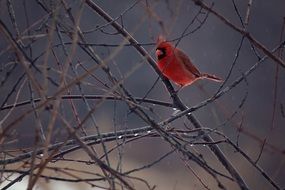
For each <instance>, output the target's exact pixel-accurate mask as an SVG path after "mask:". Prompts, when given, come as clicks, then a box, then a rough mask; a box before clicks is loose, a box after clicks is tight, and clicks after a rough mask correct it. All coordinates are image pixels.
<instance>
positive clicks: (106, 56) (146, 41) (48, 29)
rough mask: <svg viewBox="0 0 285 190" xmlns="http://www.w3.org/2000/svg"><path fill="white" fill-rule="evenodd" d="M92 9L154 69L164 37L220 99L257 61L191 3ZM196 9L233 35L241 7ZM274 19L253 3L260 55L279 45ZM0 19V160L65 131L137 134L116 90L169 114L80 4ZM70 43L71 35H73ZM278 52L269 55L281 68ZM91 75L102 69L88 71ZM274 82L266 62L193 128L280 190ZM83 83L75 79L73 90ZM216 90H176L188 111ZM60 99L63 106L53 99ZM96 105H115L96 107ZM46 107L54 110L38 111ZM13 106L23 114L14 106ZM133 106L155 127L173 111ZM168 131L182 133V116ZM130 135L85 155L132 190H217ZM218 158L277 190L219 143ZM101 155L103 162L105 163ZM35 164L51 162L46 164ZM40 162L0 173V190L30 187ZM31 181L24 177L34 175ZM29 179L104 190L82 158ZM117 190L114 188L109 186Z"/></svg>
mask: <svg viewBox="0 0 285 190" xmlns="http://www.w3.org/2000/svg"><path fill="white" fill-rule="evenodd" d="M93 2H94V3H96V4H97V5H98V6H99V7H101V9H102V10H104V11H105V12H106V13H108V14H109V15H110V16H111V17H112V18H114V19H116V21H117V22H118V23H119V24H120V25H122V27H123V28H124V29H126V30H127V31H128V32H129V33H130V34H131V35H132V36H133V37H134V38H135V39H136V40H137V41H138V43H139V44H140V45H141V46H142V47H143V48H145V49H146V50H147V52H148V53H149V54H150V55H151V56H152V57H153V58H154V59H155V55H154V51H155V42H156V39H157V36H158V35H159V34H162V35H164V36H165V37H166V39H167V40H169V41H171V42H172V43H173V44H175V45H177V47H178V48H180V49H182V50H183V51H184V52H185V53H186V54H187V55H188V56H189V57H190V58H191V60H192V61H193V63H194V64H195V65H196V66H197V68H198V69H199V70H200V71H201V72H207V73H211V74H215V75H217V76H219V77H221V78H223V79H226V80H225V83H224V84H223V85H224V86H222V90H223V89H227V88H228V87H229V86H231V85H232V84H233V82H234V81H236V80H237V79H238V78H239V77H241V76H242V75H244V73H246V72H247V71H248V70H250V69H251V67H252V66H253V65H255V64H256V63H257V62H258V61H259V60H260V58H262V57H263V56H265V54H264V52H262V51H261V50H260V49H258V48H257V47H255V45H254V44H253V45H252V44H251V43H250V41H249V40H248V39H247V38H244V39H243V36H242V34H241V33H239V32H237V31H235V30H234V29H233V28H231V27H229V26H228V25H226V24H225V23H224V22H222V21H221V20H220V19H219V18H217V17H216V16H215V15H213V14H212V13H209V12H208V11H207V10H204V9H201V7H200V6H199V5H196V4H195V3H194V2H193V1H186V0H178V1H171V0H157V1H147V0H146V1H142V0H141V1H140V0H137V1H134V0H132V1H128V0H125V1H112V0H105V1H96V0H93ZM203 2H204V3H205V4H207V5H208V6H209V7H211V8H212V9H213V10H215V11H216V12H218V13H219V14H220V15H223V16H224V17H225V18H226V19H227V20H228V21H229V22H230V23H232V24H234V25H235V26H237V27H240V28H243V23H244V22H245V18H246V13H247V10H248V2H251V1H234V0H230V1H229V0H221V1H208V0H207V1H203ZM284 7H285V2H284V1H282V0H275V1H274V2H273V1H267V0H259V1H253V2H252V5H251V7H250V15H249V23H248V26H247V30H248V32H249V33H250V34H251V36H252V37H253V38H254V39H255V40H257V41H258V42H260V43H261V44H263V45H264V46H265V47H266V48H267V49H268V50H269V51H272V50H273V49H274V48H276V47H278V46H280V44H281V43H282V42H283V41H284V37H283V36H282V35H283V33H284V18H285V14H284ZM0 8H1V12H0V18H1V23H2V24H1V33H0V80H1V82H0V84H1V85H0V92H1V93H0V104H1V111H0V127H1V131H0V132H1V140H0V142H1V145H0V150H1V160H6V159H10V158H17V157H18V156H19V155H22V154H24V153H26V152H30V151H35V150H38V149H40V148H42V147H44V148H45V147H47V146H49V145H53V144H55V143H59V142H65V141H67V140H71V139H74V137H73V136H72V135H71V132H70V131H69V130H68V127H66V126H68V125H67V124H66V123H69V124H70V126H71V127H74V128H76V127H78V126H80V129H79V130H78V131H77V134H78V136H80V137H84V136H89V135H98V134H99V135H100V134H105V133H109V132H111V133H113V134H116V132H118V131H124V130H131V129H138V128H141V127H144V126H148V124H147V123H146V122H145V121H144V120H143V119H141V118H140V117H139V116H138V115H137V114H135V111H133V109H132V108H131V106H130V105H129V103H128V101H126V100H125V99H124V98H125V97H127V96H126V93H125V92H124V90H122V88H121V85H123V87H124V88H125V89H127V91H128V92H129V93H130V94H131V96H132V97H138V98H147V99H154V100H159V101H162V102H167V103H170V104H171V103H172V99H171V96H170V94H169V92H168V90H167V88H166V87H165V86H164V84H163V83H162V81H161V79H159V78H158V77H159V76H158V74H157V73H156V72H155V71H154V69H153V68H152V67H151V65H150V64H149V63H148V62H147V61H146V59H145V58H143V57H142V56H141V55H140V54H139V53H138V51H137V50H136V49H135V48H134V47H133V46H132V45H130V44H129V42H128V41H127V40H126V39H125V38H124V37H122V35H120V33H118V32H117V31H116V30H115V29H114V28H113V26H112V25H111V22H106V21H105V20H104V19H103V18H102V17H101V16H99V15H98V14H97V13H96V12H95V11H94V10H92V9H91V8H90V7H89V6H88V4H86V3H84V1H68V0H61V1H55V0H49V1H41V0H32V1H27V0H24V1H21V2H19V1H15V0H0ZM3 26H5V27H3ZM5 31H6V33H5ZM7 31H9V32H10V33H8V34H7ZM74 31H80V32H78V34H77V35H76V34H75V32H74ZM9 36H10V37H9ZM13 44H17V45H13ZM283 46H284V44H283ZM253 47H254V48H253ZM19 52H20V53H19ZM280 52H281V51H276V52H275V53H274V55H275V56H280V59H282V52H281V53H280ZM21 58H22V59H24V60H25V61H21V60H22V59H21ZM283 62H284V61H283ZM102 63H104V64H105V66H96V65H98V64H99V65H100V64H102ZM106 67H108V69H106ZM106 70H108V72H107V71H106ZM108 73H109V74H108ZM110 73H111V75H110ZM284 74H285V72H284V67H281V66H280V65H279V64H278V63H276V62H275V61H273V60H272V59H266V60H265V61H262V62H261V63H260V64H258V66H257V67H256V68H255V69H254V70H253V72H252V73H250V74H249V75H248V76H246V79H245V80H243V81H241V82H240V83H239V84H238V85H237V86H235V87H234V88H232V89H231V90H230V91H227V93H225V94H224V95H223V96H221V97H220V98H218V99H216V100H215V101H214V102H212V103H209V104H207V105H206V106H204V107H202V108H200V109H198V110H196V111H194V112H193V115H195V117H196V118H197V119H198V120H199V121H200V122H201V124H202V126H203V127H205V128H210V129H215V130H216V131H218V132H220V133H222V134H224V136H226V137H227V138H229V139H230V140H232V142H234V143H235V144H236V145H237V146H238V147H239V148H240V149H241V150H243V151H244V153H246V155H247V156H248V157H249V158H250V159H252V160H253V162H255V165H258V166H259V167H260V168H262V170H264V172H265V173H266V174H267V175H268V176H270V178H271V179H272V180H273V181H274V182H275V183H276V184H278V185H279V187H280V189H283V188H284V186H285V182H284V178H285V165H284V164H285V160H284V148H285V140H284V134H285V125H284V124H285V99H284V97H285V75H284ZM83 75H86V76H84V77H82V78H80V76H83ZM112 77H113V78H112ZM78 78H80V79H78ZM114 78H116V79H117V81H114ZM75 79H78V80H75ZM119 84H121V85H119ZM173 86H174V88H175V89H178V86H175V84H173ZM220 87H221V84H219V83H215V82H212V81H208V80H200V81H197V82H196V83H194V84H193V85H191V86H188V87H185V88H183V89H182V90H181V91H179V93H178V96H179V97H180V98H181V99H182V101H183V103H184V104H185V105H187V106H188V107H192V106H195V105H199V104H200V103H201V102H202V101H204V100H206V99H208V98H210V97H212V96H213V95H214V94H215V93H216V92H217V91H218V90H221V89H219V88H220ZM62 89H63V90H62ZM122 94H123V95H122ZM72 95H77V98H75V97H72ZM62 96H65V97H66V98H65V99H61V98H60V97H62ZM85 96H93V98H92V97H91V98H88V99H86V98H84V97H85ZM106 96H110V97H114V99H113V100H109V99H105V98H103V99H102V97H106ZM50 97H55V99H56V100H51V99H49V101H48V102H45V101H46V100H47V99H48V98H50ZM95 97H97V98H95ZM119 98H122V99H123V100H120V99H119ZM19 102H24V103H23V104H22V105H17V106H16V104H17V103H19ZM11 105H12V106H11ZM13 105H14V106H13ZM140 105H141V107H142V109H144V110H145V111H146V113H147V114H148V115H149V116H150V117H151V118H153V119H154V121H156V122H157V123H159V122H161V121H164V120H165V119H168V118H170V117H172V116H173V115H174V114H176V113H178V111H177V110H176V108H173V107H167V106H161V105H158V104H157V103H155V102H154V103H146V102H141V104H140ZM9 106H10V107H9ZM168 127H170V128H171V127H173V128H174V129H181V130H187V129H193V126H192V124H191V122H189V121H188V120H187V117H185V116H183V117H181V118H178V119H176V120H175V121H173V122H171V123H170V124H169V125H168ZM141 132H142V133H137V134H134V136H133V137H132V138H127V137H126V138H125V136H124V133H122V135H117V136H115V137H116V138H114V139H113V140H112V141H110V142H105V143H104V145H102V144H101V143H97V144H96V145H93V146H89V147H93V149H94V150H95V151H94V152H96V153H97V155H98V157H101V156H103V157H102V159H101V160H103V161H105V162H107V163H108V164H109V166H111V167H112V168H113V169H115V170H117V171H118V172H121V173H123V172H127V171H130V170H133V169H136V168H138V171H134V172H133V173H131V174H130V176H132V177H134V178H131V177H130V178H127V179H126V180H127V181H128V182H130V183H131V184H132V185H133V186H134V188H135V189H151V188H154V189H176V190H179V189H221V187H219V186H218V184H217V181H216V180H215V179H214V178H212V177H211V176H210V175H209V174H208V173H207V172H205V170H203V169H202V168H201V166H199V165H197V164H196V163H195V162H192V161H189V160H188V161H187V164H186V162H185V160H184V159H185V158H183V156H182V155H181V154H180V153H179V152H177V151H175V150H174V148H173V147H171V146H170V145H169V143H167V142H166V141H165V140H164V139H163V138H160V137H159V135H157V134H156V133H155V131H153V130H150V131H148V132H146V131H141ZM194 135H197V134H194ZM210 135H212V136H213V138H214V139H215V140H220V139H221V138H222V137H221V136H219V135H217V134H215V133H211V132H210ZM138 137H139V138H138ZM129 140H130V142H129ZM88 142H89V141H88ZM90 142H92V141H90ZM191 142H192V141H191ZM188 145H189V143H188ZM72 146H74V144H73V145H69V146H63V147H61V149H60V150H57V151H58V152H57V153H60V152H61V151H64V150H67V149H68V148H70V147H72ZM219 147H220V148H221V149H222V151H223V152H224V153H225V155H226V156H227V157H228V159H229V160H230V161H231V163H232V164H233V165H234V166H235V167H236V168H237V170H238V172H240V174H241V176H242V177H243V178H244V180H245V182H246V183H247V184H248V186H249V188H250V189H264V190H269V189H278V188H277V187H274V186H272V185H271V184H270V183H269V181H268V180H266V179H265V177H264V176H263V175H262V174H261V173H260V171H258V170H257V169H256V168H254V167H253V165H252V164H250V163H249V162H248V160H247V159H245V157H244V156H242V155H241V154H240V153H238V152H237V151H235V150H234V149H233V148H232V147H231V146H230V145H228V144H227V143H220V144H219ZM112 149H114V150H113V151H112V152H110V153H108V156H107V158H106V156H105V157H104V155H106V152H108V150H112ZM106 150H107V151H106ZM173 150H174V151H173ZM188 150H189V151H191V152H193V153H195V154H196V155H198V156H200V157H202V158H203V159H204V160H205V161H206V163H207V164H208V165H209V166H211V167H212V168H214V169H215V170H217V171H219V172H221V173H223V174H225V175H227V176H230V175H229V174H228V173H227V171H226V170H225V169H224V167H223V166H222V164H221V163H220V162H219V161H218V160H217V159H216V157H215V156H214V155H213V153H212V152H211V151H210V150H209V148H208V146H205V144H203V143H202V144H195V142H193V144H191V147H189V148H188ZM46 155H52V153H51V152H46V153H45V155H44V156H46ZM41 156H42V155H41V154H39V155H38V156H36V158H32V157H29V158H26V159H23V160H20V161H17V162H15V163H13V164H7V163H5V164H3V163H2V165H1V171H2V172H1V179H0V180H1V181H0V187H1V188H3V187H6V185H7V184H9V183H11V180H14V179H16V178H17V177H18V176H21V175H23V174H24V173H25V172H26V173H27V174H25V175H23V178H22V180H21V181H19V182H16V183H15V184H13V185H11V189H27V187H28V186H29V187H30V185H31V181H32V179H33V177H31V176H32V175H30V169H31V168H32V167H35V166H37V165H40V164H43V160H44V159H43V158H42V157H41ZM160 158H161V159H160ZM155 161H156V162H155ZM24 171H25V172H24ZM37 172H39V170H38V168H35V170H34V173H37ZM40 174H41V175H42V177H39V179H38V180H35V183H36V184H35V185H34V188H35V189H54V188H55V187H56V188H59V187H60V188H61V189H104V188H107V189H112V187H110V186H109V185H108V182H107V181H106V179H104V180H103V179H101V180H100V177H102V176H103V174H102V171H101V170H100V168H99V167H98V166H97V165H96V164H94V163H93V161H92V159H91V158H90V157H89V156H88V155H87V154H86V152H85V151H84V150H82V149H78V150H76V151H71V152H70V153H67V154H65V155H64V156H59V157H57V158H54V159H53V158H52V157H51V159H50V160H49V161H48V164H47V165H46V166H45V167H44V170H43V171H42V172H41V173H40ZM99 174H100V175H99ZM136 178H137V179H136ZM62 179H66V180H62ZM67 179H72V180H67ZM78 179H80V180H81V181H80V180H78ZM84 179H85V180H84ZM87 179H93V180H87ZM138 179H140V180H138ZM76 180H78V181H76ZM219 180H220V181H221V182H222V183H223V185H224V186H225V187H226V189H232V190H234V189H239V186H238V185H237V184H236V183H235V182H234V181H232V180H229V179H228V178H224V177H221V176H219ZM119 188H120V185H118V186H116V189H119Z"/></svg>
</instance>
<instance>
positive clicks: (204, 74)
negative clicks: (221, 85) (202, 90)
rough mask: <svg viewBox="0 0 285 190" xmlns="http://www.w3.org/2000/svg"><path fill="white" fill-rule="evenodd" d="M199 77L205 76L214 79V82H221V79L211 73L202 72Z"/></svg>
mask: <svg viewBox="0 0 285 190" xmlns="http://www.w3.org/2000/svg"><path fill="white" fill-rule="evenodd" d="M201 77H202V78H205V79H209V80H212V81H216V82H223V79H221V78H219V77H217V76H215V75H211V74H207V73H202V75H201Z"/></svg>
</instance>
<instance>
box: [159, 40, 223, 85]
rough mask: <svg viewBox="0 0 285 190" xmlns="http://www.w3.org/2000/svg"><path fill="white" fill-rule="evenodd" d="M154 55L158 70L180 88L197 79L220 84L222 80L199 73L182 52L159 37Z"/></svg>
mask: <svg viewBox="0 0 285 190" xmlns="http://www.w3.org/2000/svg"><path fill="white" fill-rule="evenodd" d="M155 54H156V57H157V60H158V61H157V65H158V68H159V70H160V71H161V72H162V73H163V75H164V76H166V77H167V78H168V79H170V80H172V81H173V82H175V83H176V84H177V85H180V86H181V88H182V87H184V86H188V85H191V84H192V83H193V82H195V81H196V80H198V79H209V80H213V81H216V82H222V79H220V78H219V77H216V76H215V75H210V74H207V73H200V71H199V70H198V69H197V68H196V67H195V66H194V65H193V63H192V62H191V61H190V59H189V57H188V56H187V55H186V54H185V53H184V52H183V51H181V50H180V49H178V48H175V47H174V46H173V45H172V44H171V43H169V42H166V41H165V39H164V38H163V37H161V36H159V37H158V40H157V45H156V51H155Z"/></svg>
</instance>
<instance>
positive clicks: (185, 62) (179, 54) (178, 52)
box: [175, 48, 201, 77]
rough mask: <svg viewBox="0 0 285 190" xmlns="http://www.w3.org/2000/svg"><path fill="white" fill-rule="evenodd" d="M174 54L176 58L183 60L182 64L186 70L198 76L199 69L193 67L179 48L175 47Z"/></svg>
mask: <svg viewBox="0 0 285 190" xmlns="http://www.w3.org/2000/svg"><path fill="white" fill-rule="evenodd" d="M175 55H176V56H177V58H178V59H180V60H181V61H182V62H183V65H184V66H185V67H186V69H187V70H188V71H190V72H191V73H192V74H193V75H195V76H197V77H200V76H201V73H200V71H199V70H198V69H197V68H196V67H195V65H193V64H192V62H191V61H190V59H189V57H188V56H187V55H186V54H185V53H184V52H183V51H181V50H180V49H177V48H176V49H175Z"/></svg>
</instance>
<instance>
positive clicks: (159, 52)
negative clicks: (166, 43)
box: [155, 49, 163, 57]
mask: <svg viewBox="0 0 285 190" xmlns="http://www.w3.org/2000/svg"><path fill="white" fill-rule="evenodd" d="M155 55H156V57H161V56H162V55H163V51H161V50H160V49H156V51H155Z"/></svg>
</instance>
